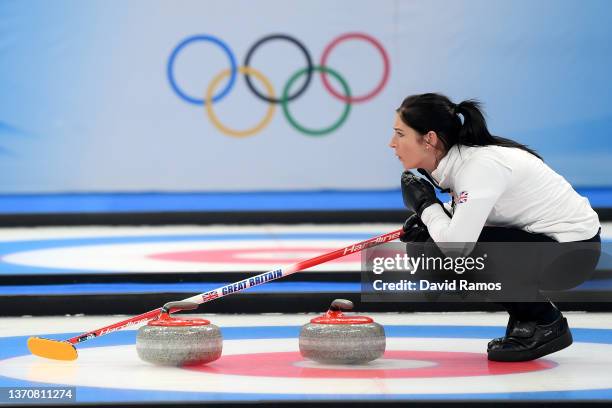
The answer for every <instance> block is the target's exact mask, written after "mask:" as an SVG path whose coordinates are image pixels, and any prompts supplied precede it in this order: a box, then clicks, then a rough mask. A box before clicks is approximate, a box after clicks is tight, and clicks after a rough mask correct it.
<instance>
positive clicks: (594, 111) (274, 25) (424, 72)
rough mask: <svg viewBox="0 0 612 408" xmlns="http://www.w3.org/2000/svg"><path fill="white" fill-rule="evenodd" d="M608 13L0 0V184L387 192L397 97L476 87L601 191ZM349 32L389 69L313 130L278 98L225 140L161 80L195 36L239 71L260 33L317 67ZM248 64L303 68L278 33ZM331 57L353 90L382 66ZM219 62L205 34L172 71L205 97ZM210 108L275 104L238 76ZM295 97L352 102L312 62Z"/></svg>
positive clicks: (347, 47)
mask: <svg viewBox="0 0 612 408" xmlns="http://www.w3.org/2000/svg"><path fill="white" fill-rule="evenodd" d="M611 18H612V2H610V1H606V0H600V1H597V0H589V1H578V0H576V1H570V0H540V1H537V2H533V1H527V0H518V1H511V2H510V1H488V0H471V1H446V0H438V1H400V0H381V1H370V0H351V1H344V0H341V1H333V2H331V1H326V0H303V1H302V0H300V1H292V2H287V1H280V0H257V1H249V0H224V1H200V0H198V1H181V2H172V1H151V0H146V1H145V0H130V1H120V0H115V1H106V0H104V1H103V0H90V1H87V2H82V1H76V0H56V1H52V2H51V1H44V0H40V1H34V0H14V1H10V0H4V1H2V2H0V90H1V92H0V193H4V194H14V193H55V192H68V193H70V192H143V191H159V192H186V191H193V192H211V191H218V192H223V191H229V192H231V191H298V190H300V191H309V190H321V189H333V190H384V189H391V188H396V187H397V182H398V174H399V173H400V172H401V167H400V165H399V163H398V162H397V161H396V159H395V157H394V155H393V153H392V151H391V149H389V148H388V146H387V144H388V140H389V138H390V135H391V132H390V129H391V125H392V119H393V111H394V109H395V108H396V107H397V106H398V105H399V103H400V102H401V100H402V98H403V97H404V96H406V95H409V94H414V93H421V92H428V91H437V92H442V93H445V94H447V95H448V96H450V97H451V98H452V99H454V100H455V101H459V100H461V99H465V98H472V97H476V98H479V99H481V100H482V101H483V102H484V105H485V109H486V111H487V114H488V119H489V124H490V128H491V130H492V132H493V133H495V134H499V135H502V136H506V137H510V138H514V139H516V140H519V141H521V142H524V143H527V144H529V145H530V146H532V147H534V148H535V149H537V150H538V151H539V152H540V153H542V154H543V155H544V157H545V159H546V161H547V162H548V163H549V164H550V165H551V166H552V167H553V168H555V169H556V170H557V171H559V172H560V173H561V174H562V175H564V176H565V177H567V178H568V179H569V180H570V181H571V182H572V183H573V184H574V185H577V186H603V187H606V186H608V187H609V186H612V171H610V169H611V165H610V163H611V162H612V149H611V148H610V133H611V131H612V83H611V81H610V80H609V75H610V74H609V73H610V72H612V45H611V44H612V41H610V39H612V25H611V24H609V22H610V21H611ZM347 32H360V33H364V34H367V35H368V36H371V37H372V38H374V39H376V40H377V41H378V42H380V44H381V45H382V47H383V48H384V50H385V52H386V54H387V55H388V58H389V61H390V76H389V80H388V82H386V84H385V85H384V87H383V88H382V90H381V92H379V93H378V94H377V95H376V96H375V97H374V98H372V99H371V100H368V101H366V102H363V103H354V104H352V105H351V106H350V113H349V116H348V118H347V120H346V121H345V122H344V123H343V125H342V126H341V127H339V128H338V129H337V130H335V131H333V132H330V133H328V134H326V135H323V136H318V137H313V136H309V135H306V134H304V133H302V132H300V131H298V130H296V129H295V128H294V127H292V126H291V125H290V123H289V122H288V120H287V119H286V118H285V116H284V115H283V112H282V108H281V106H280V105H279V106H276V112H275V113H274V116H273V117H272V120H271V121H270V123H269V124H268V126H266V127H265V128H264V129H263V130H262V131H261V132H258V133H257V134H255V135H253V136H249V137H244V138H235V137H230V136H227V135H225V134H223V132H220V131H219V130H218V129H217V128H215V126H214V125H213V123H212V122H211V120H210V118H209V117H207V114H206V113H205V110H204V107H203V106H201V105H197V104H193V103H189V102H187V101H185V100H184V99H182V98H181V97H179V95H178V94H177V92H175V91H174V90H173V89H172V87H171V85H170V81H169V79H168V74H167V69H168V61H169V58H170V56H171V54H172V52H173V50H175V49H176V47H177V45H178V44H180V43H181V41H183V40H185V39H187V38H189V37H191V36H194V35H203V34H206V35H212V36H215V37H216V38H218V39H220V40H222V41H224V42H225V43H226V44H227V45H228V47H229V48H231V51H232V52H233V54H234V55H235V59H236V64H237V65H242V64H243V62H244V58H245V54H246V53H247V51H248V49H249V47H251V45H252V44H253V43H254V42H255V41H257V40H258V39H260V38H262V37H264V36H266V35H269V34H274V33H284V34H287V35H290V36H293V37H295V38H296V39H299V40H300V41H301V42H302V43H303V44H304V45H305V46H306V47H307V48H308V50H309V52H310V54H311V56H312V59H313V63H314V64H319V62H320V59H321V56H322V53H323V51H324V49H325V47H326V46H327V45H328V44H329V43H330V41H332V40H333V39H334V38H336V37H337V36H339V35H341V34H343V33H347ZM251 62H252V64H251V65H252V66H253V67H255V68H257V69H258V70H259V71H261V72H262V73H263V74H264V75H265V76H266V77H267V78H268V79H269V80H270V82H271V83H272V85H273V87H274V89H275V91H276V93H277V95H278V94H280V93H281V92H282V89H283V87H284V86H285V84H286V83H287V80H288V79H289V77H290V76H291V75H292V74H293V73H295V72H296V71H297V70H299V69H301V68H303V67H305V59H304V57H303V55H302V54H301V53H300V51H299V50H298V49H297V48H296V47H295V46H294V45H292V44H290V43H288V42H283V41H271V42H269V43H266V44H263V45H262V46H261V47H259V48H258V49H257V50H256V52H255V54H254V55H253V59H252V61H251ZM327 66H329V67H330V68H333V69H334V70H336V71H337V72H338V73H339V74H341V76H342V77H343V78H345V79H346V81H347V83H348V84H349V86H350V88H351V91H352V94H353V95H360V94H364V93H367V92H368V91H369V90H371V89H372V88H373V87H374V86H375V85H376V84H377V83H378V82H379V81H380V79H381V78H382V76H383V71H384V64H383V60H382V58H381V54H380V52H379V51H377V49H376V48H374V47H373V46H372V45H371V44H369V43H367V42H364V41H356V40H350V41H345V42H343V43H340V44H338V45H337V46H336V47H335V48H334V49H333V51H332V52H331V54H330V57H329V60H328V61H327ZM229 67H230V65H229V62H228V58H227V56H226V55H225V54H224V53H223V51H222V50H221V48H220V47H218V46H217V45H215V44H213V43H210V42H204V41H200V42H197V43H193V44H191V45H189V46H188V47H185V48H184V49H182V50H181V51H180V52H179V53H178V54H177V57H176V60H175V63H174V65H173V73H174V74H175V78H176V82H177V85H178V86H179V87H180V89H183V91H184V92H185V93H187V94H189V95H192V96H193V97H194V98H202V97H203V95H204V93H205V91H206V89H207V87H209V86H210V83H211V80H212V78H213V77H214V76H215V75H217V74H218V73H219V72H221V71H222V70H224V69H227V68H229ZM302 80H303V77H302V78H300V79H299V80H298V81H296V83H295V86H294V87H293V88H292V89H294V90H295V89H297V88H299V85H300V84H301V83H302V82H301V81H302ZM331 82H332V86H333V87H334V88H336V89H340V87H339V85H338V83H337V82H335V81H333V80H332V81H331ZM226 83H227V82H223V81H222V82H221V83H220V84H219V87H218V89H222V88H223V87H224V86H225V84H226ZM254 83H255V84H256V86H257V88H258V89H259V90H261V91H262V92H263V90H264V88H263V87H262V86H261V84H259V83H258V81H257V80H256V79H255V80H254ZM217 92H218V91H217ZM213 106H214V111H215V112H216V114H217V115H218V117H219V119H220V120H221V122H223V123H224V124H226V125H227V126H231V127H233V128H237V129H244V128H248V127H251V126H253V125H254V124H256V123H257V122H258V121H259V120H260V119H261V118H262V117H263V116H264V114H265V112H266V109H268V108H269V106H270V105H269V104H268V103H264V102H262V101H261V100H259V99H257V98H256V97H255V96H254V95H253V94H252V93H251V92H250V91H249V90H248V88H247V87H246V85H245V81H244V77H243V76H242V75H238V76H237V78H236V81H235V83H234V86H233V88H232V90H231V91H230V92H228V94H227V95H226V97H225V98H223V99H222V100H219V101H218V102H216V103H215V104H213ZM288 106H289V110H290V112H291V113H292V114H293V115H294V116H295V118H296V120H298V121H299V122H300V123H302V124H304V125H305V126H308V127H313V128H322V127H325V126H328V125H330V124H331V123H332V122H334V121H335V120H336V119H337V118H339V117H340V115H341V113H342V111H343V109H344V108H345V103H343V102H342V101H340V100H338V99H336V98H334V97H333V96H331V95H330V93H329V92H327V91H326V90H325V87H324V86H323V84H322V81H321V78H320V76H319V75H318V74H317V75H313V77H312V81H311V84H310V86H309V88H308V89H307V90H306V91H305V92H304V93H303V94H302V96H301V97H300V98H299V99H296V100H295V101H292V102H291V103H289V105H288Z"/></svg>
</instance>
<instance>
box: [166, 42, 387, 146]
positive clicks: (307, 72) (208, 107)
mask: <svg viewBox="0 0 612 408" xmlns="http://www.w3.org/2000/svg"><path fill="white" fill-rule="evenodd" d="M348 40H360V41H365V42H367V43H369V44H370V45H372V46H373V47H374V48H375V49H376V50H377V51H378V53H379V54H380V56H381V58H382V61H383V75H382V78H381V79H380V80H379V81H378V83H377V84H376V85H375V86H374V88H372V89H371V90H370V91H369V92H366V93H364V94H363V95H352V93H351V89H350V87H349V85H348V83H347V82H346V80H345V79H344V78H343V77H342V76H341V75H340V73H338V72H337V71H336V70H334V69H332V68H330V67H328V66H327V60H328V59H329V56H330V54H331V52H332V51H333V49H334V48H335V47H336V46H338V44H340V43H342V42H344V41H348ZM200 41H204V42H208V43H211V44H214V45H216V46H218V47H219V48H221V50H222V51H223V53H224V54H225V55H226V56H227V59H228V60H229V68H227V69H224V70H223V71H221V72H219V73H218V74H217V75H216V76H214V77H213V78H212V80H211V81H210V83H209V84H208V87H207V88H206V90H205V92H204V98H199V97H196V96H192V95H189V94H187V93H186V92H184V91H183V90H182V89H181V88H180V87H179V86H178V84H177V83H176V80H175V76H174V64H175V62H176V59H177V56H178V55H179V53H180V52H181V51H182V50H183V49H185V47H187V46H189V45H191V44H193V43H196V42H200ZM270 41H287V42H289V43H291V44H292V45H295V46H296V47H297V48H298V49H299V50H300V52H301V53H302V54H303V55H304V59H305V60H306V66H305V67H304V68H302V69H300V70H298V71H297V72H295V73H293V74H292V75H291V76H290V77H289V79H288V80H287V82H286V83H285V85H284V87H283V90H282V92H281V95H280V97H277V95H276V92H275V90H274V87H273V86H272V83H271V82H270V80H269V79H268V78H267V77H266V76H265V75H264V74H263V73H261V72H260V71H259V70H257V69H255V68H253V67H252V66H251V65H250V63H251V59H252V57H253V54H254V53H255V51H256V50H257V49H258V48H260V47H261V46H263V45H264V44H265V43H267V42H270ZM389 71H390V64H389V56H388V55H387V51H386V50H385V48H384V47H383V46H382V44H381V43H380V42H379V41H378V40H376V39H375V38H373V37H372V36H370V35H367V34H364V33H346V34H343V35H340V36H338V37H336V38H335V39H334V40H332V41H331V42H330V43H329V44H328V45H327V46H325V48H324V50H323V53H322V55H321V59H320V60H319V64H318V65H315V64H313V60H312V57H311V55H310V52H309V51H308V49H307V48H306V46H304V44H302V42H300V41H299V40H297V39H296V38H294V37H292V36H289V35H287V34H271V35H268V36H265V37H263V38H261V39H259V40H257V41H256V42H255V43H254V44H253V45H252V46H251V47H250V48H249V50H248V52H247V53H246V56H245V58H244V61H243V63H242V65H240V66H238V64H237V62H236V57H235V55H234V53H233V52H232V50H231V49H230V47H229V46H228V45H227V44H226V43H225V42H223V41H222V40H221V39H220V38H218V37H215V36H212V35H207V34H201V35H194V36H191V37H188V38H186V39H184V40H183V41H181V42H180V43H179V44H178V45H177V46H176V47H175V48H174V50H173V51H172V53H171V54H170V57H169V59H168V65H167V75H168V81H169V82H170V86H171V87H172V89H173V90H174V92H175V93H176V94H177V95H178V96H179V97H180V98H181V99H183V100H184V101H185V102H188V103H190V104H193V105H199V106H204V109H205V112H206V115H207V116H208V118H209V120H210V122H211V123H212V124H213V126H215V128H217V129H218V130H219V131H220V132H221V133H223V134H225V135H227V136H232V137H247V136H252V135H254V134H256V133H258V132H260V131H261V130H263V129H264V128H265V127H266V126H267V125H268V124H269V123H270V121H271V120H272V117H273V116H274V112H275V110H276V105H279V104H280V105H281V107H282V111H283V114H284V116H285V118H286V119H287V121H288V122H289V124H290V125H291V126H292V127H293V128H295V129H296V130H297V131H299V132H301V133H303V134H305V135H307V136H324V135H327V134H329V133H331V132H333V131H335V130H337V129H338V128H340V127H341V126H342V125H343V124H344V122H345V121H346V120H347V119H348V116H349V113H350V111H351V105H353V104H357V103H363V102H367V101H369V100H371V99H372V98H374V97H375V96H376V95H378V94H379V93H380V92H381V91H382V90H383V89H384V87H385V85H386V84H387V81H388V79H389ZM313 72H318V73H319V74H320V76H321V81H322V82H323V86H324V87H325V89H326V90H327V91H328V92H329V93H330V94H331V95H332V96H333V97H334V98H336V99H338V100H340V101H342V102H344V105H345V106H344V110H343V111H342V114H341V115H340V117H339V118H338V119H337V120H336V121H335V122H334V123H332V124H331V125H329V126H327V127H324V128H319V129H313V128H309V127H306V126H304V125H302V124H301V123H299V122H298V121H297V120H296V119H295V118H294V117H293V115H292V114H291V112H290V111H289V102H291V101H294V100H296V99H297V98H299V97H300V96H301V95H302V94H303V93H304V92H305V91H306V90H307V89H308V87H309V85H310V83H311V80H312V76H313ZM238 73H240V74H242V75H244V78H245V80H246V85H247V87H248V88H249V90H250V91H251V92H252V93H253V95H255V97H257V98H258V99H260V100H262V101H264V102H267V103H268V104H269V107H268V109H267V111H266V113H265V116H264V118H263V119H262V120H261V121H260V122H259V123H257V124H256V125H255V126H253V127H252V128H249V129H242V130H237V129H232V128H230V127H228V126H226V125H224V124H222V123H221V121H220V120H219V118H218V117H217V115H216V114H215V111H214V110H213V104H214V103H215V102H219V101H220V100H221V99H223V98H225V97H226V96H227V95H228V94H229V92H230V91H231V90H232V88H233V87H234V85H235V83H236V77H237V76H238ZM302 76H305V79H304V82H303V83H302V85H301V86H300V87H299V88H297V89H295V90H294V85H295V83H296V82H297V80H298V79H299V78H300V77H302ZM329 76H331V77H332V78H334V79H335V80H336V81H338V83H339V84H340V87H341V91H338V90H336V89H335V88H334V87H333V86H332V85H331V83H330V81H329V78H328V77H329ZM227 77H229V80H228V82H227V84H226V85H225V87H223V88H222V89H218V88H219V84H220V83H221V81H222V80H223V79H225V78H227ZM252 78H255V79H256V80H257V81H259V82H261V83H262V84H263V86H264V88H265V94H263V93H261V92H260V91H259V90H257V89H256V88H255V86H254V85H253V80H252Z"/></svg>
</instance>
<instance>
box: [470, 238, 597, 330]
mask: <svg viewBox="0 0 612 408" xmlns="http://www.w3.org/2000/svg"><path fill="white" fill-rule="evenodd" d="M478 242H507V243H513V242H514V243H521V244H520V245H521V246H522V247H523V248H525V245H526V244H525V243H531V242H551V243H555V242H556V241H555V240H554V239H552V238H550V237H548V236H546V235H542V234H532V233H529V232H526V231H523V230H519V229H514V228H503V227H484V228H483V230H482V233H481V234H480V237H479V238H478ZM582 243H588V244H582ZM509 247H510V248H511V247H512V246H509ZM533 247H534V248H536V247H537V246H533ZM540 248H544V251H542V252H541V253H540V254H539V255H540V262H538V267H537V270H532V271H529V270H528V271H526V275H529V276H530V277H531V278H532V279H537V280H538V283H539V289H541V290H563V289H569V288H572V287H575V286H577V285H579V284H580V283H582V282H584V281H586V280H587V279H588V278H589V277H590V276H591V275H592V274H593V272H594V270H595V268H596V266H597V262H598V261H599V257H600V254H601V239H600V235H599V232H598V233H597V234H596V235H595V236H593V237H592V238H590V239H587V240H584V241H579V242H575V243H573V242H567V243H557V244H555V245H550V246H548V245H545V246H541V247H540ZM534 250H536V251H537V249H534ZM510 251H511V250H510ZM520 255H521V254H513V256H516V257H517V259H516V263H517V264H519V265H520V262H521V259H518V257H520ZM523 276H525V275H523ZM534 300H535V301H533V302H503V303H500V304H501V305H502V306H503V307H504V308H505V309H506V310H507V311H508V313H509V314H510V315H511V316H513V317H514V318H516V319H518V320H529V321H537V322H539V323H543V324H546V323H550V322H552V321H553V320H554V319H555V318H556V317H557V316H558V314H559V312H558V311H557V309H556V308H555V307H554V305H553V304H552V303H551V302H550V301H549V300H547V299H546V298H545V297H544V296H542V295H541V294H538V295H536V297H535V299H534Z"/></svg>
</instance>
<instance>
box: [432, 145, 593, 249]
mask: <svg viewBox="0 0 612 408" xmlns="http://www.w3.org/2000/svg"><path fill="white" fill-rule="evenodd" d="M431 175H432V177H433V178H434V180H436V181H437V182H438V184H439V185H440V186H441V187H442V188H448V189H450V190H451V194H452V196H453V201H454V203H455V205H454V211H453V217H452V219H451V218H449V217H448V215H447V214H446V213H445V212H444V210H443V209H442V207H441V206H440V205H438V204H435V205H431V206H429V207H427V208H426V209H425V210H424V211H423V214H422V216H421V219H422V221H423V223H425V225H427V229H428V230H429V235H430V236H431V237H432V238H433V240H434V241H435V242H476V241H477V239H478V236H479V235H480V232H481V231H482V228H483V227H484V226H485V225H490V226H501V227H513V228H519V229H522V230H524V231H527V232H531V233H537V234H544V235H547V236H549V237H551V238H553V239H555V240H557V241H559V242H570V241H581V240H585V239H589V238H592V237H593V236H594V235H595V234H597V231H598V230H599V228H600V224H599V217H598V216H597V213H596V212H595V211H593V209H592V208H591V205H590V204H589V200H588V199H586V198H584V197H582V196H580V195H578V193H576V191H574V189H573V188H572V186H571V185H570V184H569V183H568V182H567V181H566V180H565V179H564V178H563V177H561V176H560V175H559V174H557V173H555V172H554V171H553V170H552V169H551V168H550V167H548V166H547V165H546V164H545V163H544V162H542V160H540V159H538V158H537V157H535V156H534V155H532V154H530V153H528V152H526V151H524V150H521V149H517V148H509V147H501V146H483V147H480V146H479V147H468V146H457V145H455V146H453V147H452V148H451V149H450V150H449V151H448V153H447V154H446V156H444V158H442V160H441V161H440V163H439V164H438V167H437V168H436V169H435V170H434V171H433V172H432V174H431Z"/></svg>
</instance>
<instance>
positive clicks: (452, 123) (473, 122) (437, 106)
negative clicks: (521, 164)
mask: <svg viewBox="0 0 612 408" xmlns="http://www.w3.org/2000/svg"><path fill="white" fill-rule="evenodd" d="M397 113H398V115H399V116H400V117H401V119H402V121H403V122H404V123H405V124H406V125H408V126H410V127H411V128H413V129H414V130H416V131H417V132H418V133H420V134H422V135H424V134H426V133H427V132H429V131H434V132H436V134H437V135H438V138H439V139H440V141H441V142H442V143H443V144H444V147H445V148H446V150H447V151H448V150H449V149H450V148H451V147H453V146H454V145H456V144H457V145H465V146H491V145H492V146H504V147H514V148H517V149H521V150H524V151H526V152H529V153H531V154H533V155H534V156H536V157H537V158H539V159H541V160H542V157H541V156H540V155H539V154H538V153H537V152H535V151H534V150H533V149H531V148H529V147H527V146H526V145H524V144H521V143H518V142H515V141H514V140H511V139H506V138H503V137H499V136H493V135H492V134H491V133H489V129H488V128H487V122H486V120H485V117H484V115H483V113H482V109H481V103H480V102H478V101H477V100H474V99H469V100H466V101H463V102H460V103H459V104H456V105H455V104H454V103H452V102H451V101H450V99H448V98H447V97H446V96H444V95H441V94H436V93H426V94H420V95H412V96H409V97H407V98H406V99H404V101H403V102H402V105H401V106H400V107H399V108H398V109H397ZM460 115H461V116H462V117H463V122H462V121H461V117H460Z"/></svg>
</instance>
